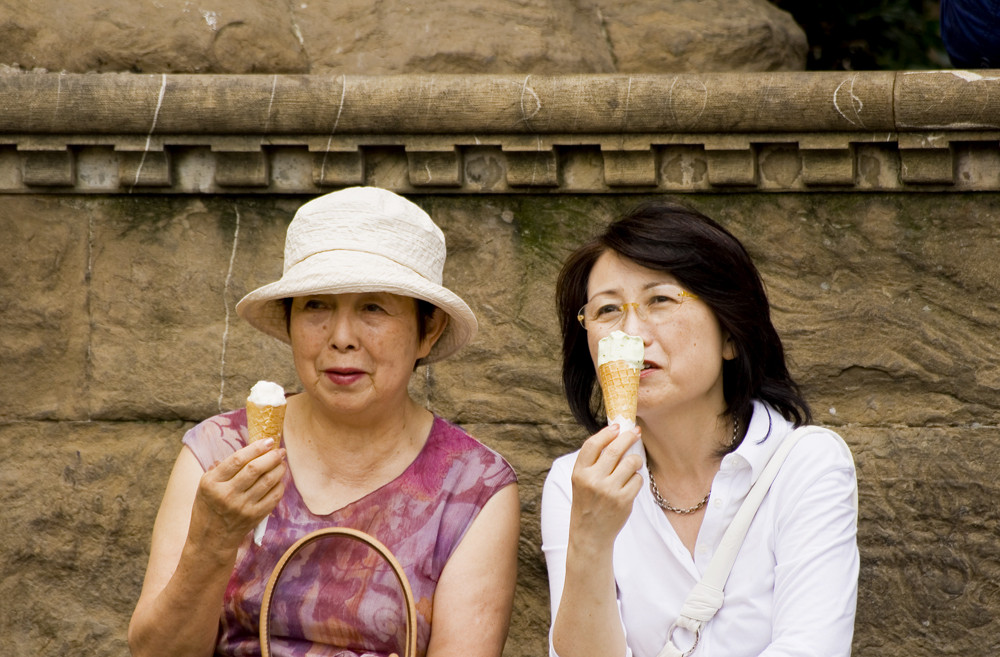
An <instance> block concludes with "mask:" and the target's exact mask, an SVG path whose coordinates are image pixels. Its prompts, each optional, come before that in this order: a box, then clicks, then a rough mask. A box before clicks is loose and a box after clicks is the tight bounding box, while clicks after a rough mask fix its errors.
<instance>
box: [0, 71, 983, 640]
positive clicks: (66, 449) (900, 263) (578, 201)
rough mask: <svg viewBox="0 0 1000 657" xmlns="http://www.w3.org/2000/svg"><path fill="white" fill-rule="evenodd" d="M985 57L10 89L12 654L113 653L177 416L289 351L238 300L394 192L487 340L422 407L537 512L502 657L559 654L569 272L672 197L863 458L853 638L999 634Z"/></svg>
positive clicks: (6, 536)
mask: <svg viewBox="0 0 1000 657" xmlns="http://www.w3.org/2000/svg"><path fill="white" fill-rule="evenodd" d="M993 74H994V72H986V73H981V74H975V73H971V72H925V73H902V72H884V73H855V74H806V73H758V74H752V75H735V74H724V73H720V74H714V75H713V74H699V75H643V76H640V75H635V76H628V75H593V76H558V75H557V76H525V75H517V76H513V75H486V76H484V75H477V76H461V75H453V76H433V77H432V76H420V75H415V76H387V77H361V76H349V75H348V76H329V77H327V76H295V75H292V76H284V75H273V76H226V75H211V76H185V75H127V74H87V75H75V74H45V73H34V74H10V75H3V76H0V201H2V202H0V231H2V234H3V235H6V236H7V242H8V245H9V247H10V248H9V250H8V253H9V255H8V257H7V258H5V259H3V260H2V261H0V308H2V314H0V354H2V360H0V362H2V363H3V366H4V371H5V372H6V373H7V376H5V377H3V379H2V380H0V401H2V402H3V403H2V404H0V446H2V449H3V450H4V453H5V454H6V459H5V461H4V465H3V467H2V469H0V504H2V507H3V509H4V512H3V513H2V514H0V536H2V538H0V564H2V565H0V599H3V600H4V601H5V602H4V603H2V605H0V609H3V613H0V644H2V645H4V646H5V647H6V648H7V651H8V653H10V654H13V655H26V656H27V655H85V656H91V655H93V656H101V657H103V656H115V657H117V656H123V655H125V654H127V648H126V645H125V628H126V626H127V622H128V617H129V614H130V613H131V610H132V607H133V605H134V602H135V599H136V596H137V595H138V592H139V588H140V585H141V581H142V574H143V571H144V568H145V559H146V550H147V546H148V540H149V532H150V529H151V526H152V521H153V517H154V514H155V511H156V507H157V505H158V503H159V497H160V495H161V493H162V490H163V485H164V483H165V480H166V476H167V474H168V471H169V468H170V466H171V464H172V461H173V459H174V458H175V456H176V454H177V451H178V449H179V439H180V436H181V435H182V433H183V431H184V430H185V429H186V428H187V427H190V426H191V425H192V424H193V423H194V422H197V421H198V420H200V419H201V418H204V417H206V416H208V415H210V414H213V413H215V412H218V411H219V410H224V409H229V408H234V407H237V406H240V405H242V399H243V396H244V395H245V393H246V390H247V388H248V386H249V385H250V384H251V383H253V382H254V381H255V380H257V379H259V378H271V379H274V380H277V381H280V382H282V383H283V384H286V385H287V386H288V387H290V388H293V389H294V388H295V387H296V382H295V378H294V372H293V371H292V369H291V366H290V363H289V354H288V352H287V350H286V349H285V348H284V347H282V346H281V345H280V344H279V343H277V342H275V341H273V340H270V339H268V338H265V337H263V336H261V335H259V334H257V333H256V332H255V331H253V330H252V329H250V328H248V327H247V326H246V325H244V324H243V323H242V322H241V321H240V320H238V318H237V317H236V316H235V313H234V312H233V305H234V303H235V302H236V301H237V300H238V299H239V298H240V297H241V296H242V295H243V294H244V293H245V292H247V291H249V290H251V289H253V288H254V287H256V286H258V285H260V284H262V283H264V282H266V281H269V280H272V279H273V278H275V277H276V276H277V275H278V273H279V272H280V269H281V249H282V240H283V235H284V230H285V227H286V226H287V223H288V221H289V220H290V219H291V216H292V214H293V212H294V210H295V208H296V207H297V206H298V205H300V204H301V203H302V202H303V201H304V200H306V199H308V198H310V197H311V196H313V195H316V194H319V193H322V192H324V191H328V190H332V189H336V188H339V187H343V186H346V185H353V184H376V185H381V186H385V187H388V188H391V189H395V190H397V191H400V192H402V193H405V194H407V195H408V196H409V197H410V198H412V199H413V200H414V201H416V202H417V203H419V204H420V205H422V206H423V207H424V208H425V209H427V210H428V211H429V212H430V213H431V215H432V216H433V217H434V218H435V219H436V220H437V221H438V223H439V224H440V225H441V227H442V228H443V230H444V232H445V234H446V236H447V239H448V245H449V259H448V263H447V267H446V282H447V284H448V285H449V286H450V287H452V288H453V289H455V290H456V291H457V292H459V293H460V294H461V295H463V297H464V298H466V300H467V301H468V302H469V303H470V305H471V306H472V307H473V309H474V310H475V311H476V313H477V315H478V316H479V319H480V322H481V327H482V330H481V334H480V336H479V337H478V339H477V340H476V342H475V343H474V344H473V345H471V346H470V347H469V348H467V349H466V350H464V351H463V352H462V354H461V356H460V357H458V358H455V359H452V360H449V361H446V362H443V363H440V364H435V365H432V366H430V367H427V368H425V369H422V370H420V371H419V372H418V375H417V376H416V377H415V379H414V382H413V392H414V394H415V395H416V396H417V397H418V398H419V399H421V400H422V401H424V402H426V403H427V404H428V405H429V406H430V407H431V408H432V409H434V410H435V411H438V412H440V413H442V414H443V415H445V416H447V417H449V418H452V419H454V420H455V421H457V422H459V423H461V424H462V425H464V426H465V427H466V428H467V429H468V430H470V431H471V432H472V433H473V434H474V435H476V436H477V437H479V438H480V439H481V440H483V442H485V443H487V444H488V445H491V446H492V447H494V448H496V449H497V450H499V451H500V452H501V453H503V454H504V455H506V456H507V457H508V459H509V460H510V461H511V462H512V463H513V464H514V466H515V468H516V469H517V471H518V473H519V476H520V480H521V492H522V509H523V525H522V539H521V553H520V557H521V558H520V572H519V586H518V590H517V598H516V608H515V617H514V623H513V626H512V629H511V634H510V639H509V641H508V644H507V648H506V651H505V655H506V656H507V657H522V656H523V657H529V656H537V655H543V654H545V652H546V650H545V636H546V632H547V626H548V599H547V588H546V581H545V571H544V562H543V559H542V556H541V553H540V550H539V530H538V505H539V496H540V486H541V482H542V480H543V477H544V475H545V472H546V470H547V468H548V465H549V463H550V462H551V460H552V458H554V457H555V456H557V455H559V454H562V453H565V452H567V451H570V450H572V449H575V448H576V447H577V446H578V445H579V443H580V441H581V440H582V439H583V438H584V434H583V432H582V431H581V430H580V429H579V428H578V427H576V426H575V425H574V423H573V422H572V419H571V417H570V416H569V414H568V411H567V409H566V407H565V402H564V401H563V399H562V397H561V392H560V384H559V362H558V357H557V354H558V336H557V328H556V321H555V315H554V308H553V282H554V277H555V274H556V272H557V270H558V266H559V263H560V260H561V259H562V257H563V256H564V255H565V254H566V253H567V252H568V251H569V250H570V249H571V248H572V247H573V246H574V245H576V244H578V243H579V242H580V241H581V240H582V239H583V238H584V237H585V236H586V235H589V234H591V233H592V232H594V231H596V230H598V229H599V228H600V226H602V225H603V224H604V223H605V222H606V221H607V220H609V219H610V218H611V217H613V216H614V215H615V214H617V213H618V212H620V211H621V210H623V209H624V208H626V207H628V206H630V205H632V204H634V203H636V202H638V201H640V200H642V199H644V198H647V197H650V196H654V195H664V194H665V195H670V196H672V197H674V198H677V199H679V200H681V201H682V202H685V203H688V204H690V205H693V206H695V207H697V208H699V209H701V210H703V211H705V212H706V213H707V214H709V215H710V216H713V217H715V218H717V219H718V220H720V221H721V222H722V223H724V224H725V225H726V226H728V227H729V228H730V229H731V230H732V231H733V232H734V233H735V234H736V235H737V236H738V237H739V238H740V239H741V240H743V241H744V243H745V244H746V245H747V246H748V248H749V249H750V251H751V253H752V254H753V255H754V257H755V259H756V260H757V262H758V264H759V266H760V269H761V271H762V273H763V276H764V278H765V281H766V284H767V287H768V290H769V293H770V296H771V300H772V304H773V307H774V314H775V321H776V323H777V325H778V328H779V330H780V331H781V333H782V335H783V337H784V339H785V341H786V346H787V349H788V352H789V355H790V358H791V363H792V370H793V373H794V374H795V376H796V377H797V378H798V379H799V380H800V381H801V382H802V383H803V384H804V387H805V391H806V393H807V396H808V398H809V399H810V401H811V402H812V404H813V406H814V411H815V413H816V416H817V420H818V421H819V422H820V423H822V424H825V425H828V426H831V427H834V428H836V429H837V430H838V431H840V432H841V433H842V435H843V436H844V437H845V439H846V440H847V441H848V443H849V444H850V445H851V447H852V449H853V450H854V454H855V458H856V461H857V464H858V473H859V482H860V499H861V523H860V537H859V540H860V544H861V556H862V569H861V585H860V597H859V608H858V626H857V632H856V636H855V654H857V655H861V656H862V657H869V656H876V655H878V656H882V655H899V656H900V657H902V656H903V655H907V656H910V655H944V654H965V655H982V656H984V657H985V656H987V655H993V654H996V652H997V650H998V649H1000V641H998V639H997V637H998V636H1000V631H998V630H1000V623H998V621H997V620H996V618H997V617H998V614H1000V550H998V549H997V548H996V547H995V544H996V537H997V534H998V521H1000V511H998V510H997V504H996V500H997V499H998V497H1000V484H998V482H997V479H996V476H995V474H994V464H995V463H996V462H997V461H998V460H1000V430H998V424H1000V401H998V400H1000V395H998V392H1000V356H998V355H997V349H996V347H997V337H996V336H997V326H998V323H1000V302H998V298H1000V296H998V293H1000V259H998V258H997V257H996V254H997V248H998V246H1000V112H998V102H1000V101H998V100H997V98H1000V94H998V93H997V92H998V91H1000V78H998V77H994V75H993Z"/></svg>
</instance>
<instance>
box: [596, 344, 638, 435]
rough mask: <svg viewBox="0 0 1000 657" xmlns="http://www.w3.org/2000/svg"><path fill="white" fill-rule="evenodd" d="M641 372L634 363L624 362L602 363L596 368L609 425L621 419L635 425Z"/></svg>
mask: <svg viewBox="0 0 1000 657" xmlns="http://www.w3.org/2000/svg"><path fill="white" fill-rule="evenodd" d="M641 371H642V370H641V369H640V368H638V367H636V366H635V364H634V363H631V362H628V361H624V360H613V361H610V362H607V363H602V364H601V365H600V366H599V367H598V368H597V374H598V378H599V380H600V383H601V392H602V394H603V395H604V412H605V414H606V415H607V417H608V422H609V423H611V422H613V421H615V420H617V419H618V418H621V419H624V420H627V421H629V422H630V423H631V424H632V425H633V426H634V425H635V414H636V407H637V406H638V401H639V373H640V372H641Z"/></svg>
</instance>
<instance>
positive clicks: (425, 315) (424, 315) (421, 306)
mask: <svg viewBox="0 0 1000 657" xmlns="http://www.w3.org/2000/svg"><path fill="white" fill-rule="evenodd" d="M413 300H414V301H416V302H417V338H418V339H419V340H423V339H424V338H425V337H427V330H428V328H429V327H430V324H431V318H432V317H434V311H435V310H437V306H435V305H434V304H433V303H431V302H430V301H425V300H424V299H417V298H415V297H414V299H413ZM281 305H282V307H283V308H284V309H285V332H286V333H291V322H292V297H285V298H284V299H282V300H281ZM418 365H420V359H418V360H417V362H416V363H415V364H414V365H413V369H416V368H417V366H418Z"/></svg>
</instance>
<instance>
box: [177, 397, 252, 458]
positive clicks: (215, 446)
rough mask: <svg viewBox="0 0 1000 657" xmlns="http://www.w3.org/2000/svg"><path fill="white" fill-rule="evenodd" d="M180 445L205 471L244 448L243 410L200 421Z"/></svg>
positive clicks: (245, 428) (245, 433)
mask: <svg viewBox="0 0 1000 657" xmlns="http://www.w3.org/2000/svg"><path fill="white" fill-rule="evenodd" d="M182 442H183V443H184V445H186V446H187V447H188V449H190V450H191V451H192V452H193V453H194V455H195V457H196V458H197V459H198V462H199V463H201V467H202V468H204V469H205V470H208V469H209V468H211V467H212V466H213V465H215V464H216V463H218V462H219V461H222V460H223V459H225V458H226V457H227V456H229V455H230V454H232V453H233V452H235V451H236V450H238V449H240V448H241V447H244V446H246V444H247V415H246V409H243V408H240V409H236V410H234V411H229V412H226V413H219V414H218V415H213V416H212V417H210V418H207V419H205V420H202V421H201V422H199V423H198V424H196V425H195V426H194V427H192V428H191V429H189V430H188V431H187V433H185V434H184V438H183V439H182Z"/></svg>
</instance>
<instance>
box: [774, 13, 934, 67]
mask: <svg viewBox="0 0 1000 657" xmlns="http://www.w3.org/2000/svg"><path fill="white" fill-rule="evenodd" d="M771 1H772V3H773V4H775V5H776V6H778V7H780V8H781V9H783V10H785V11H787V12H788V13H790V14H791V15H792V17H794V18H795V20H796V22H798V24H799V25H800V26H802V29H803V30H805V33H806V37H807V38H808V40H809V56H808V60H807V62H806V68H807V69H809V70H811V71H831V70H833V71H841V70H848V71H865V70H867V71H871V70H913V69H936V68H947V67H949V66H950V64H949V61H948V55H947V54H946V53H945V50H944V45H943V43H942V41H941V27H940V21H939V14H940V9H939V1H938V0H771Z"/></svg>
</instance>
